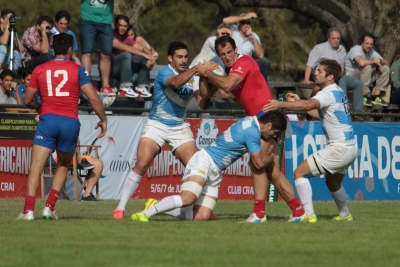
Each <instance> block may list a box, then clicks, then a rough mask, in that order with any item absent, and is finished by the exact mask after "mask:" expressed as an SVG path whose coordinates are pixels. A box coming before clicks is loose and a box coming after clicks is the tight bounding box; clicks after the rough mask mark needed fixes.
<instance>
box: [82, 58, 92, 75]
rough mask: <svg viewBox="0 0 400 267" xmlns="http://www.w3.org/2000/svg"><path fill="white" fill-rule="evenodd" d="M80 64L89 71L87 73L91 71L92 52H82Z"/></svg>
mask: <svg viewBox="0 0 400 267" xmlns="http://www.w3.org/2000/svg"><path fill="white" fill-rule="evenodd" d="M82 65H83V66H84V67H85V69H86V70H87V71H88V72H89V75H90V74H91V73H92V54H91V53H85V54H82Z"/></svg>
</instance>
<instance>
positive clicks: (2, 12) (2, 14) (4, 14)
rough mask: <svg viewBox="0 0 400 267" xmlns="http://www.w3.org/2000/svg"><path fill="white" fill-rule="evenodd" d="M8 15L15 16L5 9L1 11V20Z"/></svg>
mask: <svg viewBox="0 0 400 267" xmlns="http://www.w3.org/2000/svg"><path fill="white" fill-rule="evenodd" d="M10 13H11V14H13V15H14V16H15V13H14V11H12V10H11V9H9V8H5V9H3V10H1V18H3V19H5V18H6V17H7V15H8V14H10Z"/></svg>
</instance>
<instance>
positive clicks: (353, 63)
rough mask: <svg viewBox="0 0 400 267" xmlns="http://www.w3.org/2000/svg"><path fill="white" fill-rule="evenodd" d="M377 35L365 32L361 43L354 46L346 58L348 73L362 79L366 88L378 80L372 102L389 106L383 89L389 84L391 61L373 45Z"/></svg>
mask: <svg viewBox="0 0 400 267" xmlns="http://www.w3.org/2000/svg"><path fill="white" fill-rule="evenodd" d="M374 42H375V36H374V35H373V34H372V33H368V32H367V33H364V34H363V36H362V37H361V45H355V46H353V47H352V48H351V49H350V51H349V52H348V53H347V55H346V58H345V68H346V75H348V76H351V77H354V78H357V79H360V80H361V81H362V83H363V84H364V86H365V88H369V85H370V84H371V83H372V82H374V81H376V86H375V91H374V92H373V95H372V101H371V102H372V103H373V104H374V105H379V106H384V107H386V106H388V103H386V101H384V100H383V99H382V98H381V97H380V94H381V91H386V90H387V88H388V85H389V62H387V61H386V60H385V59H383V58H382V56H381V55H380V54H379V53H378V52H376V51H375V50H374V49H373V48H372V47H373V45H374Z"/></svg>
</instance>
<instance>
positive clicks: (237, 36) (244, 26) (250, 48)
mask: <svg viewBox="0 0 400 267" xmlns="http://www.w3.org/2000/svg"><path fill="white" fill-rule="evenodd" d="M255 18H257V14H256V13H254V12H250V13H247V14H246V13H242V14H240V15H239V16H230V17H226V18H224V19H223V22H224V23H227V24H232V31H233V33H232V38H233V40H235V43H236V45H237V48H238V53H239V54H245V55H249V56H252V55H253V52H254V54H255V57H256V62H257V64H258V66H259V67H260V71H261V73H262V75H263V76H264V78H265V80H267V77H268V71H269V60H268V58H265V57H264V48H263V47H262V46H261V41H260V37H259V36H258V35H257V33H255V32H253V31H252V30H251V23H252V20H253V19H255Z"/></svg>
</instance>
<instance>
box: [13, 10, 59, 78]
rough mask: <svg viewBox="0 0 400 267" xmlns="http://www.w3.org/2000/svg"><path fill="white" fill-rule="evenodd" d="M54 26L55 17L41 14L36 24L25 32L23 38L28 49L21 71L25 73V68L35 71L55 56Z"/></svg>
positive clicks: (23, 42)
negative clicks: (52, 31)
mask: <svg viewBox="0 0 400 267" xmlns="http://www.w3.org/2000/svg"><path fill="white" fill-rule="evenodd" d="M52 27H53V19H52V18H50V17H49V16H41V17H39V18H38V19H37V21H36V25H35V26H32V27H30V28H28V29H27V30H26V31H25V32H24V34H23V35H22V38H21V39H22V45H23V46H24V48H25V50H26V51H25V57H24V65H25V66H22V67H21V68H20V69H19V73H23V72H24V69H25V68H29V69H31V70H32V71H33V70H34V69H35V68H36V67H37V66H39V65H40V64H42V63H45V62H46V61H49V60H51V59H52V58H53V57H54V50H53V35H52V34H51V28H52Z"/></svg>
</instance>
